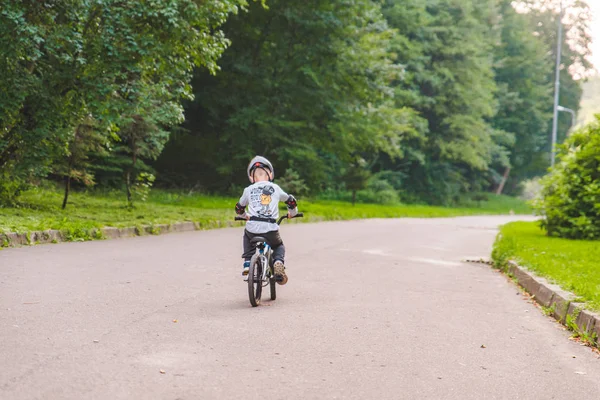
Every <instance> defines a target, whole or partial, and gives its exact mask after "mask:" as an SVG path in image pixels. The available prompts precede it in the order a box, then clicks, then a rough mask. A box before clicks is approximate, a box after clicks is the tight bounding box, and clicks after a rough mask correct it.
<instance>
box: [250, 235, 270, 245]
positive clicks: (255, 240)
mask: <svg viewBox="0 0 600 400" xmlns="http://www.w3.org/2000/svg"><path fill="white" fill-rule="evenodd" d="M266 241H267V239H265V238H264V237H262V236H256V237H253V238H252V239H250V243H252V244H257V243H263V242H266Z"/></svg>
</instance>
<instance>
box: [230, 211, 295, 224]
mask: <svg viewBox="0 0 600 400" xmlns="http://www.w3.org/2000/svg"><path fill="white" fill-rule="evenodd" d="M302 217H304V214H303V213H298V214H296V215H294V216H293V217H292V218H302ZM287 218H288V217H287V215H284V216H283V217H280V218H279V221H277V225H279V224H281V221H283V220H284V219H287ZM235 220H236V221H246V218H242V217H240V216H237V215H236V216H235Z"/></svg>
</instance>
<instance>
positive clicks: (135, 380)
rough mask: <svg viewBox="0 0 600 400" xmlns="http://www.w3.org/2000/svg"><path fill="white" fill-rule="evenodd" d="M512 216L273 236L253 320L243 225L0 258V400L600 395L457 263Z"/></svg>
mask: <svg viewBox="0 0 600 400" xmlns="http://www.w3.org/2000/svg"><path fill="white" fill-rule="evenodd" d="M511 219H515V217H468V218H455V219H428V220H426V219H397V220H391V219H390V220H363V221H350V222H327V223H318V224H288V225H285V226H282V237H283V239H284V242H285V243H286V247H287V252H288V256H287V265H288V275H289V277H290V280H289V283H288V284H287V285H285V286H278V289H279V290H278V298H277V300H276V301H272V302H271V301H264V302H263V304H262V305H261V306H260V307H257V308H252V307H251V306H250V304H249V302H248V295H247V285H246V284H245V283H244V282H243V281H242V279H241V276H240V273H241V262H240V260H239V254H240V252H241V239H242V228H230V229H221V230H214V231H204V232H190V233H180V234H170V235H165V236H149V237H139V238H132V239H122V240H112V241H96V242H86V243H65V244H56V245H43V246H34V247H28V248H25V247H24V248H16V249H7V250H2V251H0V399H3V400H4V399H6V400H20V399H78V400H80V399H86V400H87V399H111V400H112V399H170V400H175V399H239V398H247V399H375V398H379V399H574V398H600V360H599V359H598V356H597V355H596V354H595V353H594V352H592V351H591V350H590V349H589V348H587V347H584V346H581V345H579V344H578V343H576V342H574V341H572V340H569V333H568V332H566V331H565V330H564V329H563V328H562V327H561V326H560V325H559V324H557V323H556V322H554V321H553V320H551V319H550V318H548V317H546V316H544V315H543V313H541V312H540V310H539V309H538V308H536V307H535V306H534V305H532V304H530V303H529V302H527V301H526V299H525V297H524V296H522V294H520V291H519V290H518V289H517V287H516V286H515V285H514V284H513V283H512V282H510V281H509V280H508V279H507V278H506V277H505V276H504V275H502V274H500V273H498V272H496V271H494V270H493V269H491V268H490V267H489V266H486V265H480V264H471V263H463V262H461V260H463V259H465V258H469V257H480V256H488V255H489V254H490V251H491V247H492V243H493V241H494V237H495V235H496V234H497V230H496V227H497V226H498V225H499V224H502V223H504V222H507V221H508V220H511ZM266 293H267V294H268V289H267V292H266ZM263 297H268V296H266V295H265V296H263Z"/></svg>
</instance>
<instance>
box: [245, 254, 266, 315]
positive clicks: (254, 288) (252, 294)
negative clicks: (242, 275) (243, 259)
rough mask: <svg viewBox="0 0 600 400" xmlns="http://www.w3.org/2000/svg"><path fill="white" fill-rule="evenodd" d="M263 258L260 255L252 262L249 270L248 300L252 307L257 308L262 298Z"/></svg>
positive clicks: (253, 258) (255, 256) (254, 257)
mask: <svg viewBox="0 0 600 400" xmlns="http://www.w3.org/2000/svg"><path fill="white" fill-rule="evenodd" d="M262 264H263V263H262V258H261V257H259V256H258V254H256V255H254V256H253V257H252V260H250V269H249V270H248V298H249V299H250V304H252V307H257V306H258V305H259V304H260V296H261V294H262V271H263V265H262Z"/></svg>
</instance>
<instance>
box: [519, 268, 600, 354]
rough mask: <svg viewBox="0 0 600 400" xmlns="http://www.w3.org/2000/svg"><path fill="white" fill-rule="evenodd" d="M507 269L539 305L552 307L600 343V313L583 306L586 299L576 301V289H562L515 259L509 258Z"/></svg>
mask: <svg viewBox="0 0 600 400" xmlns="http://www.w3.org/2000/svg"><path fill="white" fill-rule="evenodd" d="M508 273H509V274H510V275H512V276H514V277H515V279H516V280H517V283H518V284H519V285H520V286H521V287H522V288H523V289H525V291H527V292H528V293H529V294H531V297H532V298H533V300H535V301H536V302H537V303H538V304H539V305H540V306H542V307H545V308H547V309H549V310H550V312H551V315H552V316H553V317H554V318H555V319H556V320H557V321H558V322H560V323H561V324H563V325H564V326H566V327H567V328H573V325H574V326H576V327H577V331H578V333H583V334H585V335H586V336H588V337H589V338H592V341H593V344H594V345H596V346H597V345H598V338H599V337H600V315H598V314H596V313H594V312H591V311H588V310H586V309H584V307H585V304H584V303H578V302H576V301H575V300H576V296H575V295H574V294H573V293H570V292H567V291H564V290H562V289H561V288H560V287H559V286H558V285H554V284H552V283H549V282H548V281H547V280H546V279H544V278H541V277H539V276H536V275H534V274H533V273H531V272H529V271H527V270H526V269H525V268H523V267H521V266H519V265H518V264H517V263H516V262H514V261H509V262H508Z"/></svg>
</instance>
